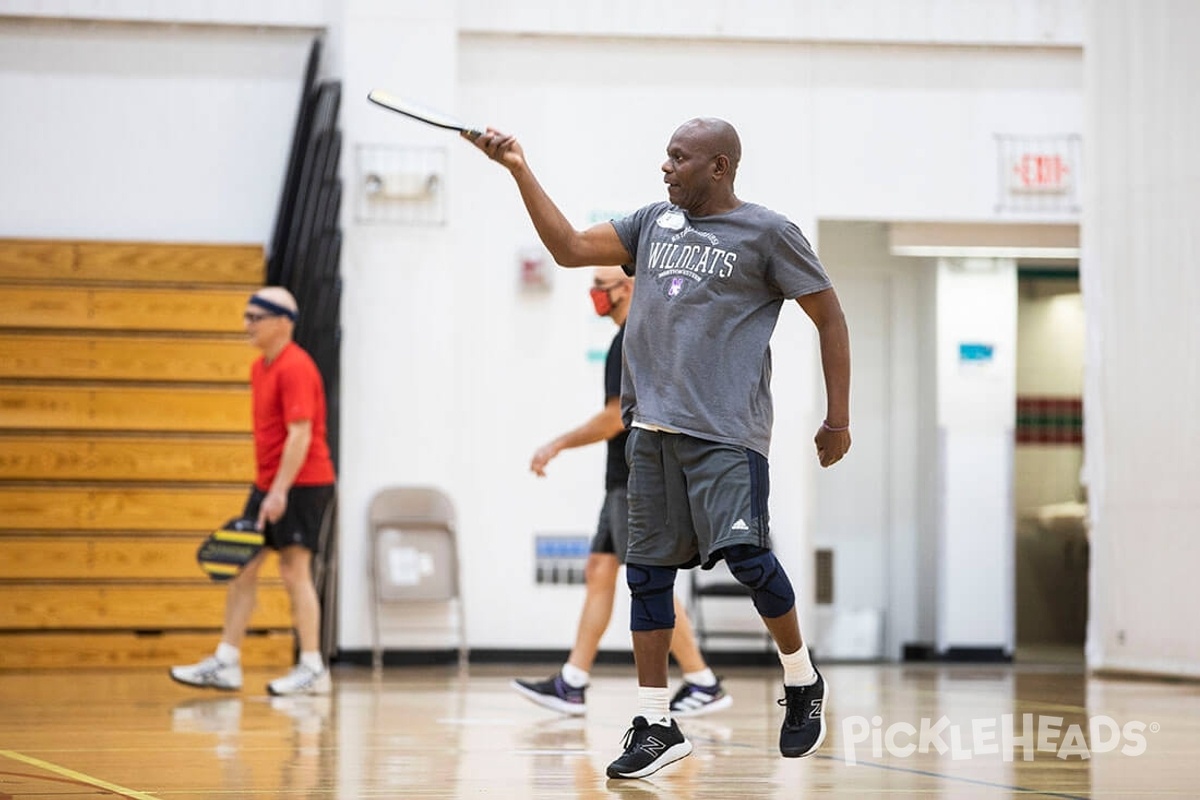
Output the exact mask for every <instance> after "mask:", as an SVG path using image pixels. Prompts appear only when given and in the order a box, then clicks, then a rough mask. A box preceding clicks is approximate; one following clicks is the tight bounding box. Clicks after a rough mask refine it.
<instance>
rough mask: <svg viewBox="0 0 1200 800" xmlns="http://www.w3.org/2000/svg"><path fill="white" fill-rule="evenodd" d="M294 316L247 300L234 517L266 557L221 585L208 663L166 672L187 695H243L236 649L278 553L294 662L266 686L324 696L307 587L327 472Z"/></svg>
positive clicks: (321, 416)
mask: <svg viewBox="0 0 1200 800" xmlns="http://www.w3.org/2000/svg"><path fill="white" fill-rule="evenodd" d="M297 313H298V309H297V306H296V300H295V298H294V297H292V295H291V293H290V292H288V290H287V289H284V288H282V287H279V286H267V287H265V288H263V289H260V290H259V291H257V292H255V293H254V294H253V295H251V297H250V299H249V300H248V301H247V304H246V310H245V312H244V313H243V315H242V317H243V320H244V322H245V325H246V333H247V334H248V335H249V337H250V343H251V344H253V345H254V346H255V347H257V348H258V349H259V350H261V351H262V357H261V358H259V359H258V360H256V361H255V362H254V366H253V367H252V368H251V371H250V389H251V395H252V398H253V405H254V455H255V464H256V469H255V478H254V486H253V488H252V489H251V490H250V497H249V498H248V499H247V501H246V507H245V510H244V511H243V512H242V517H243V518H245V519H253V520H256V521H257V525H258V529H259V530H261V531H263V533H264V536H265V538H266V547H265V548H263V550H261V551H260V552H259V553H258V555H257V556H255V557H254V559H253V560H252V561H250V563H248V564H247V565H246V566H245V567H244V568H243V569H242V571H241V572H240V573H239V574H238V575H237V577H235V578H234V579H233V580H231V581H230V582H229V594H228V596H227V598H226V602H225V626H224V629H223V631H222V634H221V643H220V644H219V645H217V650H216V653H215V654H214V655H212V656H209V657H208V658H206V659H204V660H203V661H201V662H199V663H198V664H191V665H188V666H181V667H172V668H171V677H172V678H174V679H175V680H177V681H179V682H180V683H186V684H188V685H191V686H211V687H214V688H217V689H227V690H237V689H240V688H241V687H242V669H241V649H240V648H241V643H242V638H243V636H244V635H245V632H246V626H247V625H248V624H249V622H250V615H251V613H252V612H253V611H254V602H255V590H256V588H257V585H258V572H259V569H260V568H261V567H262V564H263V562H264V561H265V560H266V555H267V552H268V549H270V550H276V551H278V553H279V575H280V577H281V578H282V579H283V584H284V586H285V587H286V588H287V592H288V596H289V598H290V599H291V606H292V622H293V625H294V626H295V628H296V636H297V638H298V639H299V645H300V661H299V663H298V664H296V666H295V667H294V668H293V669H292V671H291V672H290V673H288V674H287V675H285V676H284V677H282V678H278V679H276V680H273V681H271V682H270V683H268V684H267V690H268V691H269V692H270V693H271V694H276V695H288V694H327V693H328V692H329V690H330V680H329V670H328V668H327V667H326V666H325V663H324V660H323V659H322V658H321V651H320V646H319V642H320V629H321V606H320V602H319V600H318V599H317V592H316V588H315V587H314V585H313V578H312V560H313V554H314V553H315V552H316V550H317V546H318V543H319V539H320V533H321V527H322V523H323V522H324V520H325V515H326V513H327V511H328V509H329V508H330V507H331V502H332V500H333V495H334V472H333V462H332V461H331V460H330V458H329V444H328V442H327V441H326V435H325V387H324V384H323V383H322V381H321V374H320V372H319V371H318V370H317V366H316V364H314V363H313V360H312V358H310V357H309V355H308V353H306V352H304V350H303V349H302V348H301V347H300V346H299V345H298V344H296V343H295V342H294V341H292V332H293V330H294V329H295V325H296V315H297Z"/></svg>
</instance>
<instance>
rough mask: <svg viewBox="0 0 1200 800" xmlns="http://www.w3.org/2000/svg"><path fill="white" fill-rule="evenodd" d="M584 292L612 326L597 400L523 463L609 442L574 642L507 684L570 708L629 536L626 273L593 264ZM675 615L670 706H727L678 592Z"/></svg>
mask: <svg viewBox="0 0 1200 800" xmlns="http://www.w3.org/2000/svg"><path fill="white" fill-rule="evenodd" d="M591 297H592V303H593V305H594V306H595V309H596V313H597V314H599V315H600V316H602V317H609V318H610V319H612V321H613V322H615V323H616V324H617V326H618V328H619V330H618V331H617V334H616V335H615V336H614V337H613V340H612V344H611V345H610V346H609V349H608V356H607V358H606V359H605V362H604V407H603V409H601V411H600V412H599V413H597V414H595V415H594V416H592V417H591V418H590V419H588V420H587V421H586V422H584V423H583V424H582V425H580V426H579V427H577V428H573V429H572V430H569V431H567V432H566V433H564V434H562V435H561V436H558V437H556V438H555V439H553V440H552V441H550V442H548V443H547V444H545V445H543V446H542V447H540V448H538V449H537V451H536V452H535V453H534V454H533V460H532V461H531V462H530V465H529V468H530V469H531V470H532V471H533V472H535V473H536V474H537V475H539V476H540V477H545V475H546V472H545V468H546V465H547V464H548V463H549V462H550V460H551V459H553V458H554V457H555V456H557V455H558V454H559V453H560V452H562V451H563V450H565V449H567V448H571V447H583V446H584V445H589V444H594V443H596V442H601V441H607V442H608V468H607V470H606V474H605V493H604V506H603V508H601V510H600V521H599V523H598V525H597V527H596V535H595V537H594V538H593V539H592V551H591V553H590V554H589V555H588V560H587V566H586V568H585V571H584V575H585V579H586V584H587V595H586V598H585V599H584V603H583V611H582V612H581V614H580V617H579V627H578V629H577V630H576V633H575V646H574V647H573V648H572V649H571V654H570V656H569V657H568V658H567V662H566V663H565V664H563V666H562V669H560V670H559V671H558V672H557V673H555V674H554V675H553V676H551V677H549V678H547V679H546V680H544V681H523V680H515V681H513V683H512V686H513V688H514V689H516V690H517V691H518V692H520V693H521V694H522V695H524V696H525V697H527V698H528V699H530V700H532V701H533V702H535V703H537V704H538V705H541V706H545V707H546V708H552V709H554V710H555V711H559V712H561V713H563V714H569V715H579V714H583V713H584V712H585V711H586V705H585V700H584V692H585V691H586V689H587V685H588V679H589V673H590V671H591V669H592V664H593V663H594V662H595V660H596V652H597V650H598V649H599V647H600V638H601V637H602V636H603V635H604V631H605V630H606V629H607V628H608V623H609V620H610V619H611V618H612V608H613V597H614V595H615V593H616V586H617V573H618V571H619V569H620V566H621V564H623V563H624V562H625V550H626V547H627V545H628V542H629V518H628V517H629V505H628V501H627V500H626V484H627V483H628V480H629V466H628V465H627V464H626V462H625V441H626V440H627V439H628V438H629V432H628V430H626V428H625V425H624V423H622V421H621V347H622V342H623V341H624V337H625V318H626V316H627V315H628V313H629V303H630V301H631V300H632V299H633V279H632V278H630V277H629V276H627V275H626V274H625V272H624V270H622V269H621V268H620V267H599V268H597V269H596V270H595V277H594V279H593V282H592V289H591ZM675 620H676V621H675V630H674V634H673V638H672V640H671V653H672V654H673V655H674V656H675V660H676V661H678V662H679V665H680V668H681V669H682V670H683V685H682V686H681V687H680V688H679V691H678V692H676V693H675V696H674V698H673V699H672V700H671V713H672V714H673V715H675V716H681V717H682V716H698V715H700V714H707V713H710V712H713V711H719V710H720V709H722V708H727V707H729V705H730V704H731V703H732V702H733V698H731V697H730V696H729V695H728V694H726V693H725V690H724V689H723V688H722V687H721V682H720V680H719V679H718V678H717V677H716V676H715V675H714V674H713V672H712V670H711V669H709V667H708V665H707V664H706V663H705V661H704V656H703V655H702V654H701V653H700V649H699V647H697V645H696V639H695V636H694V635H693V633H692V626H691V623H690V621H689V620H688V617H687V613H686V611H685V610H684V608H683V604H682V603H680V602H679V598H678V597H676V598H675Z"/></svg>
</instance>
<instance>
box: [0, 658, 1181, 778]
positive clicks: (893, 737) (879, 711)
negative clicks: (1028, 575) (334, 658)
mask: <svg viewBox="0 0 1200 800" xmlns="http://www.w3.org/2000/svg"><path fill="white" fill-rule="evenodd" d="M554 668H555V666H554V665H543V666H535V667H532V668H531V667H530V666H529V665H521V666H519V667H515V668H513V667H507V666H497V665H473V666H472V667H471V668H470V670H469V674H468V675H466V676H460V675H459V674H458V673H457V671H456V670H455V669H454V668H452V667H432V668H430V667H420V668H417V667H404V668H400V667H394V668H389V669H387V670H385V672H384V673H383V674H382V676H381V677H379V678H378V679H376V678H374V677H373V676H372V674H371V671H370V670H369V669H367V668H364V667H355V666H336V667H335V668H334V678H335V685H334V692H333V694H332V695H331V696H329V697H321V698H315V697H302V698H270V697H268V696H267V695H266V694H265V690H264V688H263V686H264V684H265V682H266V681H267V680H268V679H270V678H272V677H275V675H276V673H277V672H278V671H276V670H270V671H264V670H261V669H254V670H248V671H247V673H246V687H245V689H244V690H243V691H242V692H239V693H217V692H215V691H211V690H208V691H204V690H194V689H190V688H188V687H184V686H180V685H177V684H175V683H173V682H172V681H171V680H170V679H169V678H168V677H167V675H166V674H165V672H159V671H146V670H128V671H114V672H83V673H74V674H73V673H71V672H68V671H55V672H23V673H5V674H3V675H0V800H6V799H7V798H26V799H28V798H39V799H40V800H67V799H68V798H110V797H128V798H139V799H141V800H153V799H154V798H157V799H158V800H168V798H170V799H171V800H181V799H182V798H259V797H262V798H290V797H295V798H306V799H307V800H316V799H324V798H346V799H349V798H375V797H379V798H384V797H386V798H401V797H404V798H407V797H419V798H468V797H495V798H506V799H508V798H511V799H513V800H518V799H523V798H530V799H531V800H533V799H540V798H588V799H589V800H606V799H607V798H617V799H620V800H632V799H633V798H675V799H677V800H700V799H701V798H704V799H705V800H709V799H711V800H727V799H728V798H747V799H748V800H758V799H766V798H772V799H777V800H782V799H783V798H787V799H788V800H793V799H794V798H802V797H857V798H864V797H865V798H871V797H879V798H896V797H922V798H924V797H936V798H997V797H1018V796H1020V797H1056V798H1144V797H1188V798H1195V797H1200V759H1198V758H1197V757H1196V755H1195V753H1194V751H1195V749H1196V747H1197V744H1198V743H1200V685H1197V684H1195V683H1186V682H1182V683H1172V682H1161V681H1135V680H1119V679H1100V678H1095V677H1088V676H1086V675H1085V673H1084V672H1083V670H1082V669H1081V668H1080V667H1079V666H1077V665H1061V664H1060V665H1052V664H1048V665H1041V666H1033V665H1023V666H993V665H838V664H830V665H827V666H826V667H825V668H824V670H823V671H824V673H825V676H826V679H827V681H828V683H829V686H830V698H829V703H828V711H827V720H828V723H829V736H828V738H827V740H826V743H825V745H824V747H823V748H822V749H821V751H820V752H819V753H817V754H816V755H815V756H813V757H810V758H806V759H800V760H785V759H782V758H780V757H779V756H778V754H777V751H776V749H775V748H776V737H777V735H778V724H779V720H780V718H781V716H780V715H781V713H782V710H781V709H779V708H778V707H777V706H776V704H775V699H776V698H777V697H778V696H780V691H779V687H778V685H777V682H778V679H779V670H778V669H764V668H736V669H729V670H726V671H725V679H726V686H727V688H728V690H729V692H730V693H731V694H732V695H733V697H734V704H733V706H732V707H731V708H729V709H727V710H725V711H722V712H718V713H716V714H712V715H709V716H705V717H700V718H695V719H685V720H681V726H682V728H683V730H684V732H685V733H686V734H687V735H688V736H689V737H690V738H691V739H692V741H693V743H694V745H695V751H694V752H693V754H692V755H691V756H690V757H688V758H686V759H684V760H683V761H681V762H679V763H678V764H675V765H672V766H670V767H667V768H666V769H664V770H662V771H661V772H659V773H658V774H657V775H654V776H652V777H651V778H650V779H648V780H640V781H637V780H635V781H608V780H607V779H606V778H605V777H604V768H605V766H606V765H607V764H608V762H609V761H611V760H612V759H613V758H615V757H616V756H617V754H618V753H619V751H620V749H621V738H622V736H623V734H624V732H625V729H626V727H627V726H628V724H629V719H630V717H631V715H632V712H633V710H634V698H635V686H634V680H633V677H632V668H631V667H617V666H602V667H599V668H598V669H597V672H596V674H595V675H594V676H593V684H592V687H591V689H589V692H588V705H589V712H588V715H587V717H586V718H578V719H567V718H563V717H559V716H558V715H556V714H554V713H553V712H550V711H546V710H544V709H541V708H539V707H537V706H534V705H533V704H531V703H529V702H528V701H526V700H524V699H523V698H521V697H520V696H518V695H517V694H516V693H514V692H513V691H511V689H510V688H509V686H508V684H509V681H510V679H511V678H512V677H514V676H517V677H528V678H542V677H545V675H547V674H549V673H550V672H552V671H553V669H554ZM672 688H674V686H673V687H672ZM1027 714H1028V715H1030V716H1029V717H1025V716H1024V715H1027ZM1006 720H1009V721H1007V722H1006ZM1090 726H1091V727H1094V728H1095V734H1093V731H1092V730H1090V729H1089V727H1090ZM922 727H924V729H925V735H924V741H923V742H922V734H921V729H922ZM1009 730H1011V731H1012V732H1013V734H1014V735H1015V736H1017V737H1020V736H1022V734H1025V735H1026V736H1027V737H1028V738H1027V745H1028V746H1027V747H1026V748H1022V747H1021V746H1020V745H1017V746H1015V747H1014V746H1012V745H1011V744H1008V745H1007V746H1006V744H1005V743H1004V742H1003V741H1002V740H1003V739H1006V738H1007V737H1008V731H1009ZM873 741H877V742H878V744H877V745H875V746H873ZM856 742H857V743H856ZM1089 748H1090V749H1089ZM940 750H942V751H943V752H939V751H940ZM1026 755H1027V756H1028V759H1029V760H1026V758H1025V756H1026ZM1085 756H1087V757H1085Z"/></svg>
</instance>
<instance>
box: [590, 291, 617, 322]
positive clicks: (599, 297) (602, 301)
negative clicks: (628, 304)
mask: <svg viewBox="0 0 1200 800" xmlns="http://www.w3.org/2000/svg"><path fill="white" fill-rule="evenodd" d="M610 292H612V289H601V288H600V287H599V286H593V287H592V289H591V292H590V294H591V295H592V305H593V306H595V307H596V314H597V316H601V317H607V316H608V314H609V312H610V311H612V309H613V301H612V295H611V294H610Z"/></svg>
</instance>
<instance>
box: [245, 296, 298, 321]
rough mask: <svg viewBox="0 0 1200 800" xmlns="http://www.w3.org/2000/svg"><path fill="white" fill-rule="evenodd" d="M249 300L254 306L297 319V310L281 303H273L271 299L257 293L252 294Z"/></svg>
mask: <svg viewBox="0 0 1200 800" xmlns="http://www.w3.org/2000/svg"><path fill="white" fill-rule="evenodd" d="M249 302H250V305H252V306H258V307H259V308H262V309H265V310H267V311H270V312H271V313H272V314H275V315H277V316H280V317H287V318H288V319H290V320H291V321H292V322H295V321H296V312H295V311H292V310H291V309H290V308H284V307H283V306H281V305H279V304H278V303H272V302H271V301H270V300H265V299H263V298H261V297H259V296H258V295H256V294H252V295H250V301H249Z"/></svg>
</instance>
